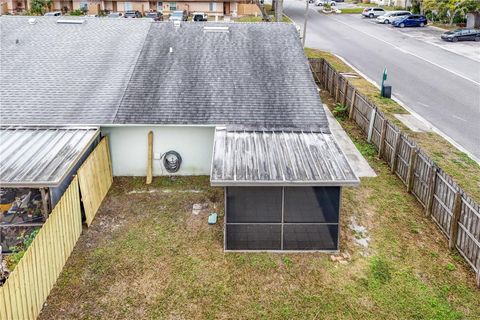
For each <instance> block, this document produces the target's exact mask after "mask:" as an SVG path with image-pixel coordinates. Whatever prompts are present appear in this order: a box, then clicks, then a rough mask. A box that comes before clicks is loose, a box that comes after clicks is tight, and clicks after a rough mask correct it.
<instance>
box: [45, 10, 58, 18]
mask: <svg viewBox="0 0 480 320" xmlns="http://www.w3.org/2000/svg"><path fill="white" fill-rule="evenodd" d="M61 15H62V12H60V11H52V12H47V13H45V14H44V16H45V17H60V16H61Z"/></svg>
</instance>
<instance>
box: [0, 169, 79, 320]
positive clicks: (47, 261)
mask: <svg viewBox="0 0 480 320" xmlns="http://www.w3.org/2000/svg"><path fill="white" fill-rule="evenodd" d="M66 203H71V206H66ZM65 224H66V225H68V226H69V228H65V227H64V226H65ZM81 227H82V213H81V210H80V194H79V188H78V179H77V177H74V179H73V180H72V182H71V184H70V186H69V187H68V189H67V190H66V191H65V193H64V195H63V196H62V198H61V199H60V201H59V203H58V204H57V206H56V207H55V208H54V209H53V211H52V213H51V214H50V215H49V217H48V219H47V221H46V222H45V223H44V225H43V226H42V228H41V229H40V231H39V232H38V234H37V236H36V237H35V239H34V240H33V242H32V244H31V245H30V246H29V247H28V249H27V250H26V252H25V254H24V256H23V258H22V259H21V260H20V262H19V263H18V265H17V266H16V268H15V269H14V270H13V271H12V272H11V274H10V276H9V277H8V279H7V281H6V282H5V284H4V285H3V287H1V288H0V306H1V307H2V310H1V311H0V316H1V318H2V319H8V320H10V319H35V318H36V317H37V316H38V314H39V313H40V310H41V309H42V306H43V303H44V302H45V300H46V298H47V296H48V294H49V292H50V290H51V288H52V287H53V285H54V284H55V282H56V280H57V278H58V276H59V275H60V272H61V270H62V268H63V266H64V264H65V262H66V260H67V258H68V256H69V255H70V253H71V251H72V250H73V244H74V243H75V242H76V240H77V239H78V237H79V236H80V232H76V233H75V234H74V238H72V239H73V240H74V241H73V244H71V245H69V246H67V245H66V243H65V242H64V241H62V239H63V238H66V237H69V236H71V235H70V234H69V233H70V228H71V229H76V230H81ZM62 252H63V253H62Z"/></svg>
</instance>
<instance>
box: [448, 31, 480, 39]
mask: <svg viewBox="0 0 480 320" xmlns="http://www.w3.org/2000/svg"><path fill="white" fill-rule="evenodd" d="M442 39H443V40H445V41H452V42H457V41H480V30H479V29H457V30H453V31H447V32H445V33H444V34H442Z"/></svg>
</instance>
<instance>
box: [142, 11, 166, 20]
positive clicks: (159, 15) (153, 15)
mask: <svg viewBox="0 0 480 320" xmlns="http://www.w3.org/2000/svg"><path fill="white" fill-rule="evenodd" d="M145 17H146V18H151V19H153V21H163V13H161V12H156V11H153V12H147V13H145Z"/></svg>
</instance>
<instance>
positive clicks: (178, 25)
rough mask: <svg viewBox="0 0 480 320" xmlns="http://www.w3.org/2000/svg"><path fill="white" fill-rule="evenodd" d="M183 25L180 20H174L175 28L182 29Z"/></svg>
mask: <svg viewBox="0 0 480 320" xmlns="http://www.w3.org/2000/svg"><path fill="white" fill-rule="evenodd" d="M181 24H182V21H180V20H174V21H173V25H174V26H175V28H180V25H181Z"/></svg>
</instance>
